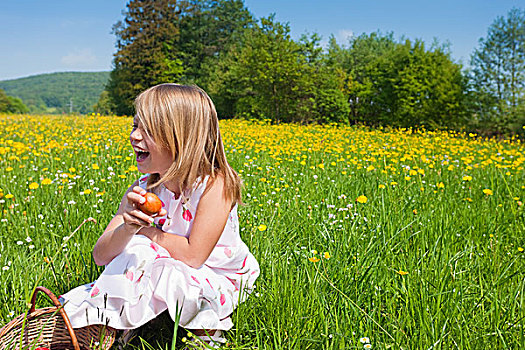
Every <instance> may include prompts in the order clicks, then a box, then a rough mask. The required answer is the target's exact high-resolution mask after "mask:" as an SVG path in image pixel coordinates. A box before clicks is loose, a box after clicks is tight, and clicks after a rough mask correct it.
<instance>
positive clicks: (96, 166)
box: [91, 164, 100, 170]
mask: <svg viewBox="0 0 525 350" xmlns="http://www.w3.org/2000/svg"><path fill="white" fill-rule="evenodd" d="M91 167H92V168H93V169H94V170H98V169H100V168H99V166H98V164H93V165H91Z"/></svg>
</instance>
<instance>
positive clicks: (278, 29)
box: [97, 0, 525, 133]
mask: <svg viewBox="0 0 525 350" xmlns="http://www.w3.org/2000/svg"><path fill="white" fill-rule="evenodd" d="M114 33H115V35H116V37H117V52H116V54H115V57H114V69H113V71H112V72H111V76H110V82H109V84H108V86H107V89H106V91H105V92H104V93H103V95H101V99H100V101H99V103H98V104H97V108H98V109H99V111H100V112H108V111H112V112H116V113H117V114H128V115H130V114H132V113H133V106H132V101H133V99H134V97H135V96H136V95H137V94H138V93H139V92H141V91H143V90H144V89H146V88H148V87H150V86H152V85H155V84H159V83H163V82H179V83H185V84H197V85H199V86H201V87H203V88H204V89H205V90H206V91H208V93H209V94H210V95H211V96H212V98H213V100H214V101H215V103H216V106H217V109H218V112H219V114H220V115H221V116H223V117H228V116H244V117H250V118H264V119H271V120H273V121H276V122H281V121H284V122H303V123H308V122H349V123H366V124H370V125H392V126H402V127H407V126H416V125H424V126H426V127H429V128H442V127H451V128H468V129H471V130H474V129H477V130H478V131H484V132H493V133H506V132H517V131H519V130H521V128H520V127H519V126H520V125H521V124H522V123H523V122H525V118H524V107H523V106H524V103H525V101H524V98H525V87H524V84H525V79H524V74H525V12H524V11H523V10H519V9H513V10H511V11H510V12H509V14H508V16H507V17H506V18H504V17H501V18H498V19H497V20H496V21H495V22H494V24H493V25H492V26H491V27H490V28H489V31H488V36H487V38H486V39H482V40H480V44H479V48H477V49H476V51H475V52H474V53H473V55H472V62H471V67H472V69H471V70H465V69H464V68H463V67H462V66H461V65H460V64H458V63H456V62H454V61H453V60H452V59H451V56H450V51H449V50H448V48H447V46H445V45H440V44H439V43H433V44H432V45H431V46H430V47H427V46H426V45H425V43H423V42H422V41H420V40H415V41H411V40H408V39H401V40H395V38H394V36H393V34H392V33H387V34H381V33H379V32H376V33H371V34H362V35H360V36H356V37H353V38H351V39H350V40H349V42H348V43H347V44H345V45H340V44H338V43H337V42H336V40H335V39H334V38H333V37H331V38H330V40H329V44H328V47H327V48H323V47H322V46H321V45H320V37H319V36H318V35H317V34H310V35H303V36H302V37H301V38H300V39H299V40H294V39H292V37H291V35H290V27H289V26H288V25H287V24H283V23H279V22H278V21H276V20H275V18H274V17H273V16H270V17H268V18H261V19H259V20H255V19H254V18H253V17H252V15H251V14H250V12H249V11H248V10H247V9H246V7H245V6H244V3H243V1H242V0H155V1H153V0H132V1H130V2H129V3H128V5H127V10H126V11H125V18H124V20H123V21H120V22H118V23H117V24H116V25H115V26H114Z"/></svg>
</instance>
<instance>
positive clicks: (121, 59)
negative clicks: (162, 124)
mask: <svg viewBox="0 0 525 350" xmlns="http://www.w3.org/2000/svg"><path fill="white" fill-rule="evenodd" d="M186 6H187V3H186V2H182V1H177V0H131V1H130V2H129V3H128V4H127V6H126V7H127V10H126V11H125V13H124V15H125V18H124V20H123V21H119V22H117V24H115V26H114V27H113V32H114V34H115V35H116V36H117V44H116V46H117V52H116V53H115V55H114V60H113V64H114V68H113V71H112V72H111V75H110V80H109V83H108V86H107V90H108V92H109V97H110V99H111V102H112V103H113V104H114V106H115V109H116V110H115V112H116V113H118V114H128V115H130V114H132V113H133V99H134V98H135V97H136V96H137V95H138V94H139V93H140V92H141V91H143V90H145V89H147V88H149V87H151V86H153V85H156V84H160V83H166V82H177V81H179V80H180V79H181V77H182V74H183V72H184V68H183V66H182V60H181V58H180V53H179V52H178V51H177V50H176V45H175V44H176V43H177V41H178V40H179V39H178V36H179V33H180V31H179V27H178V24H179V21H180V16H181V13H184V12H185V11H186Z"/></svg>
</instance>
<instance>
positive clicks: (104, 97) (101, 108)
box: [93, 90, 115, 115]
mask: <svg viewBox="0 0 525 350" xmlns="http://www.w3.org/2000/svg"><path fill="white" fill-rule="evenodd" d="M113 110H115V106H114V105H113V104H112V103H111V99H110V98H109V92H107V91H106V90H104V91H102V93H101V94H100V97H99V99H98V102H97V103H96V104H95V105H94V106H93V112H95V113H99V114H101V115H110V114H111V113H112V111H113Z"/></svg>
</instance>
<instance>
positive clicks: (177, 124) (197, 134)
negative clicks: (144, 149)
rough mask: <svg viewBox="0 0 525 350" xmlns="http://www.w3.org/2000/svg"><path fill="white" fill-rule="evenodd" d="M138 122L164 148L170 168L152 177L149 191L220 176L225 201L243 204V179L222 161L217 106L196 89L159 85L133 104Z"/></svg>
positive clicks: (186, 184)
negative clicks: (174, 183) (171, 183)
mask: <svg viewBox="0 0 525 350" xmlns="http://www.w3.org/2000/svg"><path fill="white" fill-rule="evenodd" d="M135 110H136V113H137V118H138V119H139V121H140V123H141V124H142V125H143V128H144V130H145V132H146V133H147V134H148V135H149V136H150V137H151V138H152V139H153V141H155V143H156V144H157V145H159V146H160V147H163V148H165V149H167V150H168V151H169V152H170V153H171V155H172V158H173V163H172V164H171V166H170V167H169V169H168V171H167V172H166V174H164V176H162V177H160V175H159V174H151V176H150V177H149V178H148V188H154V187H156V186H158V185H160V184H161V183H164V182H166V181H170V180H174V179H176V180H177V181H178V183H179V190H180V192H181V193H182V192H183V191H184V190H188V189H191V190H193V188H191V187H192V186H193V185H194V184H195V182H196V181H197V179H198V178H199V177H200V181H202V180H204V177H205V176H206V175H209V177H210V180H211V181H213V180H215V178H216V177H217V175H218V174H222V176H223V177H224V196H225V198H227V199H230V200H232V202H233V204H235V203H241V180H240V178H239V176H238V175H237V173H236V172H235V171H234V170H233V169H232V168H231V166H230V165H229V164H228V161H227V160H226V154H225V152H224V145H223V143H222V138H221V134H220V131H219V120H218V118H217V112H216V111H215V106H214V104H213V102H212V100H211V99H210V97H209V96H208V94H206V92H204V90H202V89H201V88H199V87H198V86H188V85H178V84H160V85H156V86H153V87H151V88H149V89H147V90H146V91H144V92H142V93H141V94H140V95H138V96H137V98H136V99H135Z"/></svg>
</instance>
